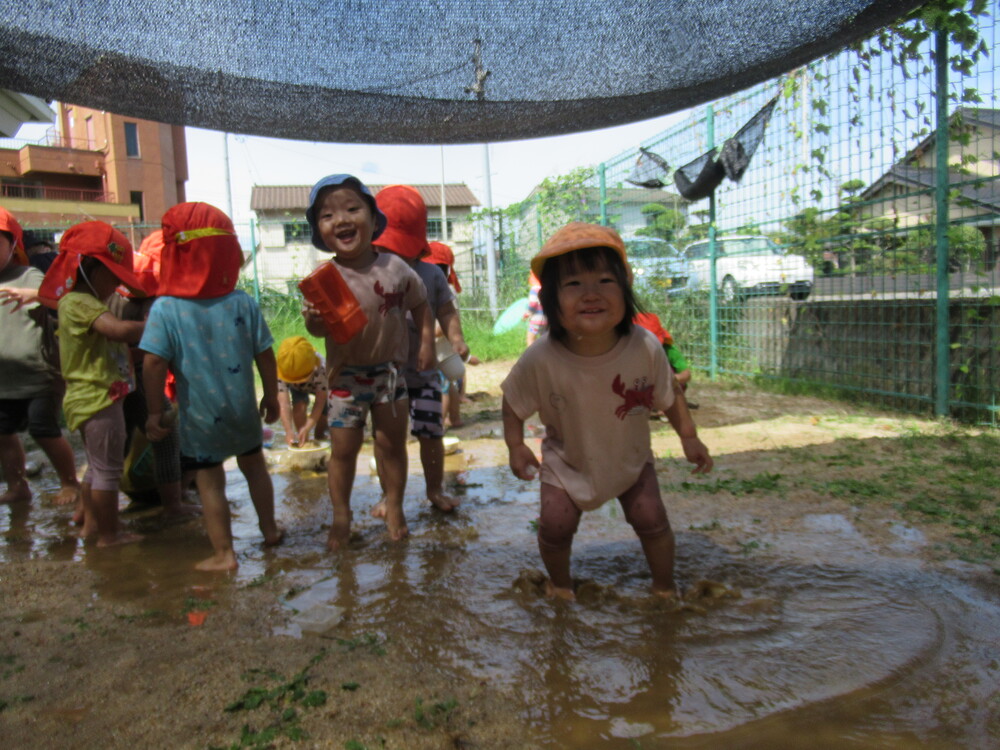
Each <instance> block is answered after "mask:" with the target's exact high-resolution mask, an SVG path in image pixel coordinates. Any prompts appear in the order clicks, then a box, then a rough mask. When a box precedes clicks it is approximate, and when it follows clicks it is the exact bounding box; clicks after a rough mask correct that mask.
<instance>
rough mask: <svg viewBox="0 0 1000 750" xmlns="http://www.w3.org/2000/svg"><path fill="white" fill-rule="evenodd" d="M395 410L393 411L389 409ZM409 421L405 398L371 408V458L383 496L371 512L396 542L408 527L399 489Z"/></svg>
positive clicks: (402, 485) (402, 487)
mask: <svg viewBox="0 0 1000 750" xmlns="http://www.w3.org/2000/svg"><path fill="white" fill-rule="evenodd" d="M393 411H395V413H393ZM408 423H409V405H408V402H407V400H406V399H403V400H401V401H396V402H395V410H394V409H393V404H391V403H390V404H378V405H377V406H375V407H373V408H372V425H373V427H374V450H375V461H376V463H377V464H378V467H379V480H380V481H381V483H382V492H383V493H384V497H383V499H382V501H381V502H380V503H379V504H378V505H377V506H376V507H375V508H373V509H372V515H373V516H376V517H381V518H384V519H385V525H386V529H387V530H388V532H389V538H390V539H391V540H392V541H394V542H398V541H400V540H401V539H403V538H405V537H406V536H407V535H408V534H409V533H410V530H409V528H407V526H406V516H405V515H404V514H403V493H404V492H406V473H407V468H408V467H407V461H406V428H407V425H408Z"/></svg>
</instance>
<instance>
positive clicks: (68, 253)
mask: <svg viewBox="0 0 1000 750" xmlns="http://www.w3.org/2000/svg"><path fill="white" fill-rule="evenodd" d="M85 255H86V256H89V257H91V258H97V260H99V261H100V262H101V263H103V264H104V265H105V267H107V269H108V270H109V271H111V273H113V274H114V275H115V277H116V278H117V279H118V281H120V282H121V283H122V284H124V285H125V286H126V287H127V288H128V290H129V291H130V292H131V293H133V294H135V295H137V296H139V297H144V296H145V295H146V290H145V289H144V288H143V285H142V280H141V279H139V277H138V276H137V275H136V274H135V273H133V271H132V245H130V244H129V241H128V238H127V237H126V236H125V235H124V234H122V233H121V232H119V231H118V230H117V229H115V228H114V227H113V226H111V225H110V224H106V223H104V222H103V221H85V222H83V223H81V224H74V225H73V226H71V227H70V228H69V229H67V230H66V232H65V234H63V236H62V239H61V240H60V241H59V255H57V256H56V259H55V260H54V261H52V265H51V266H49V270H48V271H46V272H45V280H44V281H43V282H42V285H41V286H40V287H39V288H38V296H39V297H41V298H42V299H44V300H50V301H58V300H59V299H60V298H62V297H63V296H64V295H66V294H67V293H68V292H71V291H73V289H74V288H75V287H76V281H77V279H76V275H77V269H79V268H80V259H81V258H83V256H85Z"/></svg>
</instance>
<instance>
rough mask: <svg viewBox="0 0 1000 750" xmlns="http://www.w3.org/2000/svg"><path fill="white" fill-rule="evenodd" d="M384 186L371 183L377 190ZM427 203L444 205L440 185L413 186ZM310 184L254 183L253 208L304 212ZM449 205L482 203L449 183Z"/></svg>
mask: <svg viewBox="0 0 1000 750" xmlns="http://www.w3.org/2000/svg"><path fill="white" fill-rule="evenodd" d="M383 187H385V185H368V188H369V189H370V190H371V191H372V192H373V193H378V191H379V190H381V189H382V188H383ZM413 187H415V188H416V189H417V190H419V191H420V195H421V197H422V198H423V199H424V203H426V204H427V205H428V206H440V205H441V185H414V186H413ZM310 188H311V186H310V185H254V187H253V191H252V192H251V193H250V210H251V211H295V212H297V213H305V210H306V208H308V206H309V190H310ZM444 199H445V202H446V208H447V207H449V206H455V207H459V206H461V207H470V206H478V205H480V203H479V199H478V198H476V196H475V195H474V194H473V192H472V190H470V189H469V186H468V185H466V184H465V183H457V184H456V183H446V184H445V186H444Z"/></svg>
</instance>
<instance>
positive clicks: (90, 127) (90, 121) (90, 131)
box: [84, 117, 97, 148]
mask: <svg viewBox="0 0 1000 750" xmlns="http://www.w3.org/2000/svg"><path fill="white" fill-rule="evenodd" d="M84 122H86V124H87V148H93V147H94V142H95V141H96V140H97V139H96V138H95V136H94V118H93V117H88V118H87V119H86V120H85V121H84Z"/></svg>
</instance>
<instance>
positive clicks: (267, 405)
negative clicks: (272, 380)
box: [260, 396, 281, 424]
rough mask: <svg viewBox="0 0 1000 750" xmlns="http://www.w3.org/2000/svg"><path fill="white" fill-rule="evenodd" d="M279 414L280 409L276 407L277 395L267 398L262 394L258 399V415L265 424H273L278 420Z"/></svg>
mask: <svg viewBox="0 0 1000 750" xmlns="http://www.w3.org/2000/svg"><path fill="white" fill-rule="evenodd" d="M280 414H281V409H280V408H279V407H278V397H277V396H272V397H271V398H268V397H267V396H264V398H262V399H261V400H260V415H261V416H262V417H263V418H264V421H265V422H266V423H267V424H273V423H274V422H277V421H278V416H279V415H280Z"/></svg>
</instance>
